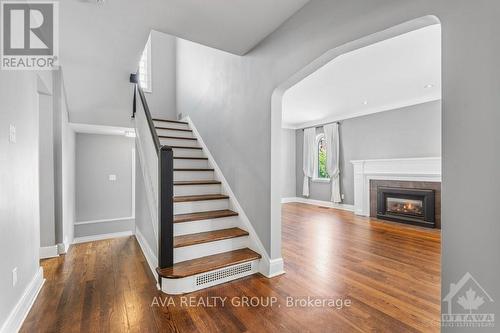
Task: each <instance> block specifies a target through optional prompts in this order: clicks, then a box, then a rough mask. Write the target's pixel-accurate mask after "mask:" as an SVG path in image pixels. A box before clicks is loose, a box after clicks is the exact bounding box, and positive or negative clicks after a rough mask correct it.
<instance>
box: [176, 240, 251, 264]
mask: <svg viewBox="0 0 500 333" xmlns="http://www.w3.org/2000/svg"><path fill="white" fill-rule="evenodd" d="M247 245H248V236H243V237H236V238H230V239H224V240H220V241H216V242H209V243H204V244H197V245H192V246H184V247H178V248H175V249H174V263H178V262H181V261H186V260H191V259H196V258H201V257H206V256H211V255H213V254H218V253H223V252H229V251H234V250H239V249H243V248H245V247H247Z"/></svg>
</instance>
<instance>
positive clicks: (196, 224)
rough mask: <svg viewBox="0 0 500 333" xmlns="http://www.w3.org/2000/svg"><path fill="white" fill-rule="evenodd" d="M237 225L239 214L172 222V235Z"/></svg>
mask: <svg viewBox="0 0 500 333" xmlns="http://www.w3.org/2000/svg"><path fill="white" fill-rule="evenodd" d="M238 225H239V216H231V217H224V218H220V219H210V220H203V221H193V222H183V223H174V236H180V235H189V234H196V233H198V232H207V231H213V230H221V229H229V228H234V227H237V226H238Z"/></svg>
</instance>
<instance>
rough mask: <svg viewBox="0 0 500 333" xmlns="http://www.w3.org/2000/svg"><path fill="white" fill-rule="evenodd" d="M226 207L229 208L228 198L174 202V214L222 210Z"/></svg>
mask: <svg viewBox="0 0 500 333" xmlns="http://www.w3.org/2000/svg"><path fill="white" fill-rule="evenodd" d="M228 208H229V200H228V199H222V200H205V201H190V202H175V203H174V214H190V213H196V212H208V211H212V210H222V209H228Z"/></svg>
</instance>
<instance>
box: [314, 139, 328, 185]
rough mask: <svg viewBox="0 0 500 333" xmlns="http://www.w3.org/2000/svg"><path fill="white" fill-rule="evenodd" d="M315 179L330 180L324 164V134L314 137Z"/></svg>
mask: <svg viewBox="0 0 500 333" xmlns="http://www.w3.org/2000/svg"><path fill="white" fill-rule="evenodd" d="M315 178H316V179H317V180H325V181H329V180H330V175H328V171H327V166H326V138H325V135H324V134H320V135H318V137H317V139H316V177H315Z"/></svg>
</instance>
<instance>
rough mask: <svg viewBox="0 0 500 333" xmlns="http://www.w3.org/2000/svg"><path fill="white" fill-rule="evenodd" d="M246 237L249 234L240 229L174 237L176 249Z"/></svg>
mask: <svg viewBox="0 0 500 333" xmlns="http://www.w3.org/2000/svg"><path fill="white" fill-rule="evenodd" d="M244 236H248V232H247V231H245V230H242V229H240V228H229V229H222V230H214V231H207V232H200V233H197V234H189V235H182V236H176V237H174V248H177V247H184V246H191V245H196V244H203V243H210V242H216V241H220V240H224V239H230V238H237V237H244Z"/></svg>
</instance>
